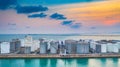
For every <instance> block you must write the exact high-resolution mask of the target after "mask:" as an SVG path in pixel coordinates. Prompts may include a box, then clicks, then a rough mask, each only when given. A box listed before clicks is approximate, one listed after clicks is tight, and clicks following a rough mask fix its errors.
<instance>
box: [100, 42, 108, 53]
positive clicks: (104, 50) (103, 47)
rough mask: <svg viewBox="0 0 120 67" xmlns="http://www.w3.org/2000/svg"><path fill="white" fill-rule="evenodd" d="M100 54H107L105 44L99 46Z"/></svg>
mask: <svg viewBox="0 0 120 67" xmlns="http://www.w3.org/2000/svg"><path fill="white" fill-rule="evenodd" d="M101 53H107V44H101Z"/></svg>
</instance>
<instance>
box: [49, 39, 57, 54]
mask: <svg viewBox="0 0 120 67" xmlns="http://www.w3.org/2000/svg"><path fill="white" fill-rule="evenodd" d="M58 44H59V43H58V42H53V41H52V42H50V53H51V54H57V50H58Z"/></svg>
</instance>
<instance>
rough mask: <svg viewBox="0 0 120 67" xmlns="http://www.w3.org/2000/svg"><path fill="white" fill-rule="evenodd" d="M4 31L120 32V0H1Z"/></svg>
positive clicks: (0, 25)
mask: <svg viewBox="0 0 120 67" xmlns="http://www.w3.org/2000/svg"><path fill="white" fill-rule="evenodd" d="M0 34H120V0H0Z"/></svg>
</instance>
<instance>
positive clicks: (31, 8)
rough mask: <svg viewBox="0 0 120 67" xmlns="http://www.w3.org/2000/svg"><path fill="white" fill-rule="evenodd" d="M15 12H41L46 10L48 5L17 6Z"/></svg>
mask: <svg viewBox="0 0 120 67" xmlns="http://www.w3.org/2000/svg"><path fill="white" fill-rule="evenodd" d="M16 10H17V13H25V14H27V13H33V12H43V11H47V10H48V7H43V6H41V5H39V6H17V7H16Z"/></svg>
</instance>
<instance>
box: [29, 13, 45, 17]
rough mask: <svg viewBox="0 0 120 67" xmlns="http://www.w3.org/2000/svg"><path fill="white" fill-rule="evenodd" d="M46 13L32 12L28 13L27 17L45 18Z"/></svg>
mask: <svg viewBox="0 0 120 67" xmlns="http://www.w3.org/2000/svg"><path fill="white" fill-rule="evenodd" d="M46 16H47V15H46V14H45V13H40V14H32V15H29V16H28V17H29V18H37V17H38V18H45V17H46Z"/></svg>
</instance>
